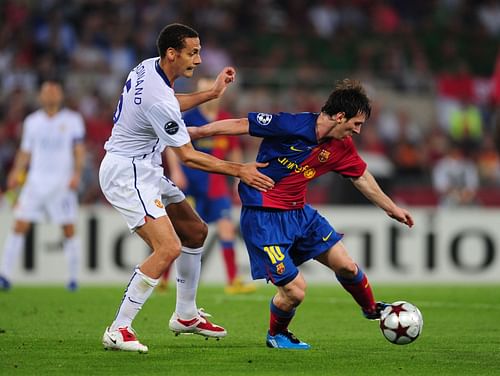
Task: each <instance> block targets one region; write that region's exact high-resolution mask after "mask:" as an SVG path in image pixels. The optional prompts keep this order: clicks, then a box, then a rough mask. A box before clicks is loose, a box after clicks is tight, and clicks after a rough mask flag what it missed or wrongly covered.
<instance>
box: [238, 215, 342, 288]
mask: <svg viewBox="0 0 500 376" xmlns="http://www.w3.org/2000/svg"><path fill="white" fill-rule="evenodd" d="M240 229H241V233H242V235H243V239H244V240H245V244H246V246H247V251H248V255H249V258H250V266H251V269H252V278H253V279H261V278H265V279H266V280H267V281H271V282H272V283H273V284H275V285H277V286H284V285H286V284H287V283H289V282H290V281H292V280H293V279H294V278H295V277H296V276H297V274H298V272H299V270H298V269H297V266H298V265H300V264H302V263H303V262H305V261H307V260H310V259H313V258H315V257H317V256H319V255H320V254H322V253H324V252H326V251H327V250H329V249H330V248H331V247H332V246H333V245H334V244H335V243H337V242H338V241H339V240H340V239H342V236H343V234H339V233H337V232H336V231H335V229H334V228H333V227H332V226H331V225H330V223H328V221H327V220H326V219H325V218H324V217H323V216H321V215H320V214H319V213H318V211H317V210H315V209H313V208H312V207H311V206H309V205H306V206H305V207H304V208H303V209H297V210H274V209H267V208H259V207H243V208H242V210H241V227H240Z"/></svg>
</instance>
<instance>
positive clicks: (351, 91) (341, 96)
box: [321, 78, 372, 119]
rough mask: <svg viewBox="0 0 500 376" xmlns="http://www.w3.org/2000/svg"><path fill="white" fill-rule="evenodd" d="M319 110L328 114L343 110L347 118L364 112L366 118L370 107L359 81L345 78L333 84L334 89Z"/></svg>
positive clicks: (368, 115)
mask: <svg viewBox="0 0 500 376" xmlns="http://www.w3.org/2000/svg"><path fill="white" fill-rule="evenodd" d="M321 112H324V113H326V114H328V115H330V116H332V115H335V114H338V113H339V112H344V113H345V116H346V118H347V119H350V118H352V117H354V116H356V115H358V114H364V115H365V116H366V118H367V119H368V118H369V117H370V114H371V112H372V108H371V105H370V100H369V99H368V96H367V95H366V92H365V89H364V88H363V86H361V83H360V82H359V81H356V80H350V79H348V78H346V79H344V80H342V81H340V82H338V83H337V84H336V85H335V90H333V91H332V93H331V94H330V96H329V97H328V100H327V101H326V103H325V104H324V105H323V107H322V108H321Z"/></svg>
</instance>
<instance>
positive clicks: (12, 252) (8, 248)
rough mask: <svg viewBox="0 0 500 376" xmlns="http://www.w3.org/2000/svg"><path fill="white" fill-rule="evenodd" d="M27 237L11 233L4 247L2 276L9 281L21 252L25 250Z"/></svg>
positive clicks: (0, 268)
mask: <svg viewBox="0 0 500 376" xmlns="http://www.w3.org/2000/svg"><path fill="white" fill-rule="evenodd" d="M25 239H26V237H25V236H24V234H18V233H15V232H11V233H10V234H9V235H8V236H7V239H6V240H5V244H4V247H3V254H2V266H1V267H0V275H2V276H3V277H5V278H7V279H11V278H12V274H13V272H14V267H15V266H16V263H17V260H18V259H19V256H20V255H21V251H22V249H23V248H24V242H25Z"/></svg>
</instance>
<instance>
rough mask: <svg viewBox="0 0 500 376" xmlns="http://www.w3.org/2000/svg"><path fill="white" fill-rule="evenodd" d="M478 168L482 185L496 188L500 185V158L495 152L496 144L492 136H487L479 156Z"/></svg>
mask: <svg viewBox="0 0 500 376" xmlns="http://www.w3.org/2000/svg"><path fill="white" fill-rule="evenodd" d="M477 167H478V170H479V177H480V179H481V185H483V186H494V185H499V184H500V158H499V156H498V153H497V151H496V150H495V142H494V138H493V137H492V135H490V134H487V135H485V137H484V138H483V140H482V144H481V147H480V150H479V152H478V156H477Z"/></svg>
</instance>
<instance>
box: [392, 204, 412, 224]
mask: <svg viewBox="0 0 500 376" xmlns="http://www.w3.org/2000/svg"><path fill="white" fill-rule="evenodd" d="M387 215H388V216H389V217H391V218H394V219H395V220H396V221H398V222H401V223H404V224H405V225H407V226H408V227H410V228H411V227H413V225H414V224H415V222H414V221H413V217H412V216H411V214H410V212H409V211H408V210H406V209H402V208H400V207H398V206H396V207H395V208H394V209H393V210H391V211H387Z"/></svg>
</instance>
